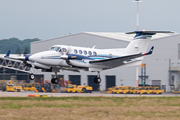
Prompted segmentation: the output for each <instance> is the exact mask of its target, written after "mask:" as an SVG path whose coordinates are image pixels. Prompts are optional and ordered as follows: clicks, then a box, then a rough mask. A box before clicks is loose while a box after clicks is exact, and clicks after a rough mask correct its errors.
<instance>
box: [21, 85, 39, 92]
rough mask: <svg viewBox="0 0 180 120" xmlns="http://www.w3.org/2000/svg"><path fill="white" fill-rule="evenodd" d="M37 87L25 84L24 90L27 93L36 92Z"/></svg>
mask: <svg viewBox="0 0 180 120" xmlns="http://www.w3.org/2000/svg"><path fill="white" fill-rule="evenodd" d="M35 89H36V87H34V86H33V84H25V85H24V88H23V90H26V91H35Z"/></svg>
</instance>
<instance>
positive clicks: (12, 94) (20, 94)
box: [0, 91, 180, 97]
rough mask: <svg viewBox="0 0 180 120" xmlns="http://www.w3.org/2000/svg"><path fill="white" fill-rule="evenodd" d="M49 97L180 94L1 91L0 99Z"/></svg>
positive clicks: (169, 94)
mask: <svg viewBox="0 0 180 120" xmlns="http://www.w3.org/2000/svg"><path fill="white" fill-rule="evenodd" d="M30 94H32V95H47V96H48V97H73V96H79V97H173V96H179V97H180V94H172V93H163V94H158V95H157V94H150V95H148V94H142V95H139V94H105V93H101V92H99V91H98V92H96V91H95V92H92V93H36V92H29V91H27V92H26V91H23V92H2V91H0V97H28V95H30Z"/></svg>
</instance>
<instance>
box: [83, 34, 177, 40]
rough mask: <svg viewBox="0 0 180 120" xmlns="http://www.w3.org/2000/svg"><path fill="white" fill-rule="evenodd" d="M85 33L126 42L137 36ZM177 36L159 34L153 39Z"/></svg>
mask: <svg viewBox="0 0 180 120" xmlns="http://www.w3.org/2000/svg"><path fill="white" fill-rule="evenodd" d="M85 33H87V34H92V35H98V36H103V37H108V38H113V39H118V40H124V41H131V40H132V38H134V36H135V34H125V33H120V32H85ZM175 34H177V33H157V34H156V35H153V36H152V39H157V38H162V37H168V36H171V35H175Z"/></svg>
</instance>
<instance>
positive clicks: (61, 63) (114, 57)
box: [4, 31, 173, 84]
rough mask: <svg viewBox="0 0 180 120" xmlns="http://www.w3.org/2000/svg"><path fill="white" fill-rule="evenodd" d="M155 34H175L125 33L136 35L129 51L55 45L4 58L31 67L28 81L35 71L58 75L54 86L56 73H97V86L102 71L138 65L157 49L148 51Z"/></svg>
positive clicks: (53, 81)
mask: <svg viewBox="0 0 180 120" xmlns="http://www.w3.org/2000/svg"><path fill="white" fill-rule="evenodd" d="M156 33H173V32H171V31H134V32H128V33H126V34H135V37H134V38H133V39H132V41H131V42H130V43H129V44H128V46H127V47H126V48H114V49H96V48H95V46H94V47H92V48H87V47H78V46H70V45H54V46H52V47H50V48H49V49H48V50H47V51H42V52H38V53H35V54H32V55H24V56H20V57H10V50H9V51H8V52H7V54H6V56H4V57H5V58H8V59H16V60H21V61H23V63H24V65H25V66H30V67H31V68H32V69H31V72H30V75H29V78H30V79H31V80H33V79H34V78H35V76H34V74H33V69H34V68H35V69H41V71H42V72H55V78H52V79H51V83H53V84H57V83H58V79H57V72H59V71H60V70H68V71H74V72H79V70H84V71H91V72H97V77H95V78H94V82H95V83H100V82H101V78H100V72H101V71H103V70H108V69H113V68H116V67H120V66H129V65H137V64H138V65H139V64H141V62H142V60H143V58H144V56H146V55H150V54H152V52H153V49H154V46H152V47H151V49H150V50H149V52H146V51H147V48H148V46H149V43H150V39H151V37H152V36H153V35H155V34H156Z"/></svg>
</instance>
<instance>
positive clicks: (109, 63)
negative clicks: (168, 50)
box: [89, 46, 154, 69]
mask: <svg viewBox="0 0 180 120" xmlns="http://www.w3.org/2000/svg"><path fill="white" fill-rule="evenodd" d="M153 49H154V46H152V47H151V49H150V50H149V52H148V53H139V54H134V55H128V56H123V57H116V58H110V59H103V60H94V61H90V62H89V63H90V64H97V65H103V66H106V67H107V69H108V68H115V67H118V66H121V65H124V64H126V63H128V62H131V61H133V60H132V59H135V58H138V57H142V56H145V55H150V54H152V52H153Z"/></svg>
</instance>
